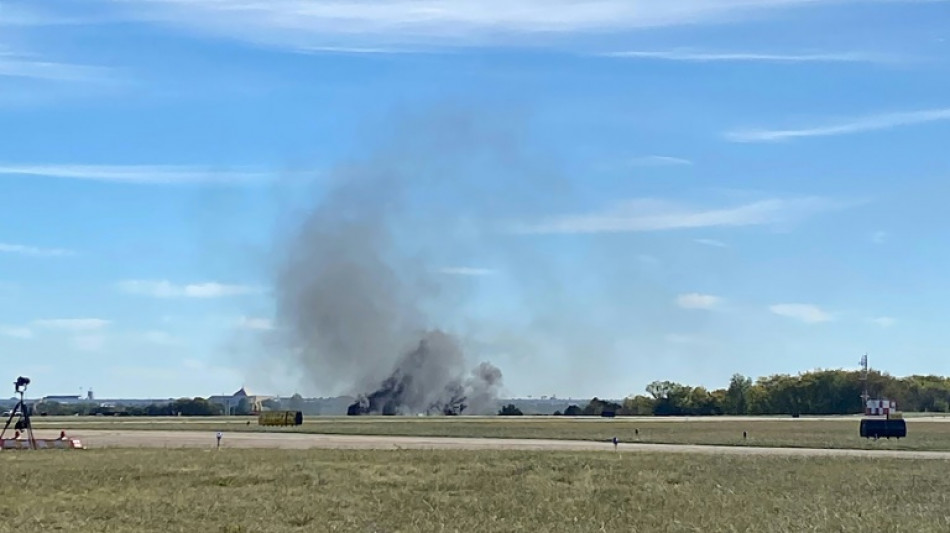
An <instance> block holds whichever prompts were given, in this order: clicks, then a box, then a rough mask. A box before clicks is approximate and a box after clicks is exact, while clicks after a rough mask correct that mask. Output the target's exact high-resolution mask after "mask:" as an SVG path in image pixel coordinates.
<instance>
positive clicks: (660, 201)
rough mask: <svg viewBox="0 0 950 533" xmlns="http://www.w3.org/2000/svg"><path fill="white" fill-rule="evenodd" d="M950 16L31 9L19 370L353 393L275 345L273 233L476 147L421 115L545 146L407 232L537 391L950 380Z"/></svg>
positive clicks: (850, 7)
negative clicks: (373, 169)
mask: <svg viewBox="0 0 950 533" xmlns="http://www.w3.org/2000/svg"><path fill="white" fill-rule="evenodd" d="M948 22H950V3H948V2H946V1H910V0H907V1H896V0H895V1H885V0H880V1H866V2H856V1H853V2H852V1H845V0H838V1H832V0H764V1H761V0H760V1H756V2H752V1H748V0H705V1H699V0H667V1H665V2H641V1H637V0H625V1H619V0H617V1H614V0H603V1H601V2H596V3H590V2H576V1H572V0H558V1H555V2H551V1H547V2H540V1H536V0H508V1H506V2H495V1H484V0H482V1H477V2H476V1H474V0H472V1H469V0H459V1H456V2H451V3H441V2H433V1H414V2H409V1H405V0H393V1H379V2H358V1H349V0H343V1H340V2H332V3H330V2H316V1H314V2H306V1H303V0H271V1H268V2H264V1H255V0H214V1H204V2H185V1H178V0H148V1H136V2H129V1H119V0H115V1H108V0H69V1H64V0H57V1H47V2H30V1H25V0H12V1H11V0H2V1H0V125H2V132H3V133H2V135H0V357H2V360H3V361H4V363H5V365H4V367H5V368H6V369H7V371H8V372H9V373H10V376H9V377H10V379H11V381H12V380H13V378H15V377H16V376H15V374H25V375H29V376H31V377H32V378H33V379H34V381H35V385H34V386H33V388H32V389H31V392H33V393H35V394H68V393H75V394H79V393H80V390H84V389H86V388H89V387H92V388H94V389H95V391H96V393H97V395H99V396H110V397H115V396H139V397H141V396H157V397H169V396H181V395H208V394H216V393H222V392H231V391H233V390H235V389H237V388H238V387H240V386H241V385H245V384H246V385H248V386H249V387H250V388H252V389H257V390H261V391H263V392H266V393H275V394H276V393H279V394H291V393H293V392H294V391H300V392H302V393H305V394H332V393H336V392H340V391H337V390H327V389H320V388H318V387H316V386H315V385H314V384H313V382H312V381H308V380H307V379H305V378H304V377H302V376H301V375H300V372H299V371H296V370H295V369H294V366H293V365H292V364H289V361H290V360H289V359H288V358H286V357H284V356H281V355H280V353H279V352H280V351H281V350H282V348H281V347H280V346H276V345H273V344H268V343H267V342H266V341H265V340H262V335H264V336H265V338H266V334H267V333H268V332H269V331H271V330H273V328H276V327H279V324H275V323H274V317H273V309H274V306H273V301H272V298H271V295H270V291H269V289H270V287H271V283H272V272H273V264H272V260H273V253H272V250H273V247H274V246H275V242H280V235H281V231H282V229H286V227H287V226H286V223H287V220H288V218H287V217H288V213H293V212H294V211H292V209H295V208H296V207H300V206H305V205H307V204H309V203H312V202H315V201H317V200H319V198H320V197H321V195H322V194H323V193H324V192H325V191H326V188H327V187H329V183H332V180H331V179H329V178H328V176H334V175H335V174H334V172H335V171H334V169H335V168H337V167H338V166H339V165H340V164H343V163H346V162H348V161H354V160H356V161H359V160H361V159H363V158H372V154H373V153H374V152H373V150H376V149H378V146H379V145H384V146H388V145H393V142H394V140H400V141H404V142H409V140H411V139H412V138H413V137H414V135H415V134H416V132H418V133H419V135H420V137H425V136H426V135H428V136H429V137H432V138H440V137H442V138H445V139H446V142H450V139H451V138H452V137H453V135H455V134H456V133H458V132H456V131H453V130H452V129H451V128H447V129H446V128H445V127H444V126H442V128H443V129H438V128H439V126H432V124H431V122H435V123H438V122H439V121H438V120H433V121H430V122H427V121H426V120H424V119H420V118H419V117H431V116H444V115H446V114H449V115H452V114H455V115H459V116H465V117H467V119H466V120H469V121H471V122H472V123H473V124H476V125H477V127H478V128H482V130H479V131H484V132H486V133H485V135H483V136H482V137H479V136H477V135H476V136H474V137H473V139H474V140H472V139H468V138H466V139H463V140H461V141H459V142H460V143H463V142H467V141H468V140H472V142H478V143H483V144H487V145H490V146H489V148H488V150H489V151H492V150H493V151H494V152H493V153H496V155H497V153H499V152H500V153H505V154H509V153H510V154H516V155H514V156H512V157H513V159H512V160H511V161H508V163H506V161H507V160H505V159H504V158H496V160H493V161H494V162H488V163H485V162H484V161H482V160H478V159H475V157H474V156H471V157H468V156H465V155H464V153H465V152H467V150H462V151H461V152H463V155H461V156H459V157H457V158H455V159H452V160H450V163H451V165H448V166H447V168H448V170H445V169H442V171H445V175H444V176H442V179H443V180H444V181H442V182H440V183H444V184H448V190H449V193H450V194H448V195H447V196H446V197H444V198H442V197H438V196H426V195H425V194H424V195H423V196H421V197H418V198H417V199H420V200H422V201H426V200H428V201H432V202H436V203H437V205H438V207H437V208H436V207H433V208H432V209H431V210H427V209H425V208H423V209H422V211H421V217H419V218H418V219H414V221H407V222H406V225H405V226H402V227H400V228H397V229H401V230H404V233H405V235H404V237H405V236H408V238H406V239H404V241H401V242H403V244H404V245H405V246H406V247H407V250H408V249H414V248H419V249H423V248H424V249H426V250H429V251H435V252H433V253H432V255H430V256H428V257H430V258H431V260H430V262H429V263H428V264H427V268H432V269H435V270H436V271H437V274H438V276H437V279H438V280H439V283H440V284H443V285H444V288H445V290H444V294H445V295H447V296H445V298H443V299H442V300H440V301H438V302H436V303H435V304H433V305H435V307H434V308H433V309H434V310H433V314H432V316H431V317H430V320H431V321H432V323H433V325H439V326H442V327H449V328H453V329H454V330H456V331H458V332H459V333H460V334H461V335H463V336H464V337H465V338H466V339H467V342H469V343H470V352H469V353H470V356H471V357H472V361H473V362H476V361H477V360H479V359H482V358H487V359H489V360H491V361H492V362H494V363H495V364H497V365H498V366H499V367H501V369H502V370H503V372H504V375H505V384H506V388H507V391H506V392H508V393H509V394H512V395H519V396H523V395H551V394H556V395H558V396H575V397H590V396H593V395H599V396H602V397H603V396H610V397H621V396H625V395H628V394H631V393H639V392H642V390H643V387H644V386H645V385H646V384H647V383H648V382H650V381H652V380H654V379H672V380H678V381H682V382H687V383H692V384H703V385H706V386H709V387H716V386H721V385H723V384H725V382H726V381H727V380H728V377H729V376H730V375H731V374H732V373H733V372H743V373H745V374H749V375H753V376H758V375H764V374H770V373H778V372H791V373H795V372H798V371H803V370H808V369H813V368H819V367H822V368H829V367H831V368H840V367H856V366H857V365H858V360H859V359H860V356H861V354H863V353H864V352H869V354H870V359H871V363H872V366H875V367H878V368H881V369H884V370H887V371H889V372H891V373H894V374H898V375H905V374H910V373H937V374H950V362H948V361H950V359H948V358H947V357H946V351H945V350H946V348H947V346H948V338H947V337H946V328H945V326H944V324H943V323H942V320H941V317H942V313H943V312H944V310H945V305H946V304H945V302H946V296H945V295H946V294H947V293H948V290H950V283H948V281H947V277H946V275H945V272H946V268H945V264H946V262H947V260H948V256H947V253H948V252H947V251H946V250H945V248H946V247H945V246H943V243H944V240H943V238H942V237H943V236H944V235H946V232H947V231H948V230H950V219H948V217H947V216H946V208H945V205H944V204H945V198H946V197H947V193H948V192H950V191H948V188H950V185H948V183H950V182H948V179H947V178H948V176H950V158H948V152H947V150H946V142H947V139H948V134H950V96H947V95H950V68H948V67H950V41H948V39H950V35H948V31H947V28H948V27H950V26H948ZM407 117H409V118H407ZM413 117H414V118H413ZM427 128H428V129H427ZM433 128H435V129H433ZM460 138H461V137H460ZM387 139H388V140H387ZM486 139H487V140H486ZM483 149H484V147H473V148H472V150H471V153H473V154H474V153H481V152H480V150H483ZM479 161H481V163H480V162H479ZM512 161H513V163H512ZM509 163H510V164H509ZM427 164H428V163H427ZM432 164H433V165H434V166H433V167H432V168H436V166H435V163H432ZM479 165H483V166H479ZM420 166H424V164H423V163H420ZM426 168H428V167H426ZM455 173H457V175H455ZM529 174H530V176H529ZM454 179H457V180H458V183H464V184H467V185H472V184H479V186H480V187H484V189H485V190H487V191H490V193H488V192H486V193H484V195H483V196H479V197H478V198H477V199H472V198H468V197H467V196H466V194H463V193H461V192H460V191H462V190H463V189H461V188H459V189H458V190H456V191H455V192H456V194H454V195H453V194H451V192H452V185H451V184H452V183H455V182H453V181H452V180H454ZM516 186H517V187H518V189H517V191H515V187H516ZM423 192H424V191H423ZM426 194H430V195H431V194H433V193H431V192H430V193H426ZM425 205H435V204H433V203H430V204H425ZM294 206H296V207H294ZM463 214H464V215H465V217H467V218H465V219H464V220H463V219H461V218H460V217H461V216H462V215H463ZM496 215H503V216H496ZM453 217H454V218H453ZM463 222H464V223H463ZM414 224H415V225H414ZM414 236H416V237H414ZM413 239H418V242H415V241H414V240H413ZM11 392H12V390H11Z"/></svg>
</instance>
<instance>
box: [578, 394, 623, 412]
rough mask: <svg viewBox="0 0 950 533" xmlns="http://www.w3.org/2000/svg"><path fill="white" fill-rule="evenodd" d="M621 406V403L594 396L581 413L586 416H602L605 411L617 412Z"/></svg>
mask: <svg viewBox="0 0 950 533" xmlns="http://www.w3.org/2000/svg"><path fill="white" fill-rule="evenodd" d="M621 408H622V406H621V405H620V404H619V403H615V402H609V401H606V400H601V399H599V398H597V397H594V398H593V399H591V401H590V402H588V403H587V405H586V406H584V409H582V410H581V414H582V415H584V416H600V415H602V414H604V412H605V411H608V412H613V413H615V414H616V413H617V412H619V411H620V409H621Z"/></svg>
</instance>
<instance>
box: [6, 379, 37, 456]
mask: <svg viewBox="0 0 950 533" xmlns="http://www.w3.org/2000/svg"><path fill="white" fill-rule="evenodd" d="M29 384H30V378H24V377H19V378H17V380H16V382H14V386H15V387H16V393H17V394H19V395H20V400H19V401H17V404H16V405H15V406H14V407H13V409H12V410H11V411H10V418H7V423H6V424H5V425H4V426H3V431H0V441H2V440H3V437H4V435H5V434H6V432H7V430H8V429H10V424H11V423H13V419H14V418H17V415H19V420H17V421H16V424H14V429H15V430H16V431H20V432H23V433H26V438H27V441H28V443H29V449H31V450H35V449H36V438H35V437H34V436H33V424H32V423H31V422H30V408H29V407H28V406H27V405H26V402H24V401H23V395H24V394H25V393H26V386H27V385H29Z"/></svg>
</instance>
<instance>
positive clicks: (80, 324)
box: [33, 318, 112, 331]
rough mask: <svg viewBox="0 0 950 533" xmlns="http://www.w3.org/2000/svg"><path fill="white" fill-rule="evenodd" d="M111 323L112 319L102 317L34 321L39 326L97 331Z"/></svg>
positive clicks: (66, 329)
mask: <svg viewBox="0 0 950 533" xmlns="http://www.w3.org/2000/svg"><path fill="white" fill-rule="evenodd" d="M111 323H112V321H111V320H105V319H102V318H49V319H43V320H34V321H33V325H34V326H35V327H38V328H47V329H59V330H65V331H97V330H101V329H103V328H105V327H107V326H109V325H110V324H111Z"/></svg>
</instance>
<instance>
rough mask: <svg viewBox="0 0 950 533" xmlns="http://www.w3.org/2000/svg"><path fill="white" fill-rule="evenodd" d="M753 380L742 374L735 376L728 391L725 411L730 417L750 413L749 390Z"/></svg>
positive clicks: (724, 405)
mask: <svg viewBox="0 0 950 533" xmlns="http://www.w3.org/2000/svg"><path fill="white" fill-rule="evenodd" d="M751 388H752V380H751V379H750V378H747V377H745V376H743V375H742V374H733V375H732V378H731V379H730V380H729V388H728V389H726V397H725V398H724V400H723V402H724V403H723V410H724V411H725V412H726V414H730V415H745V414H748V412H749V390H750V389H751Z"/></svg>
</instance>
